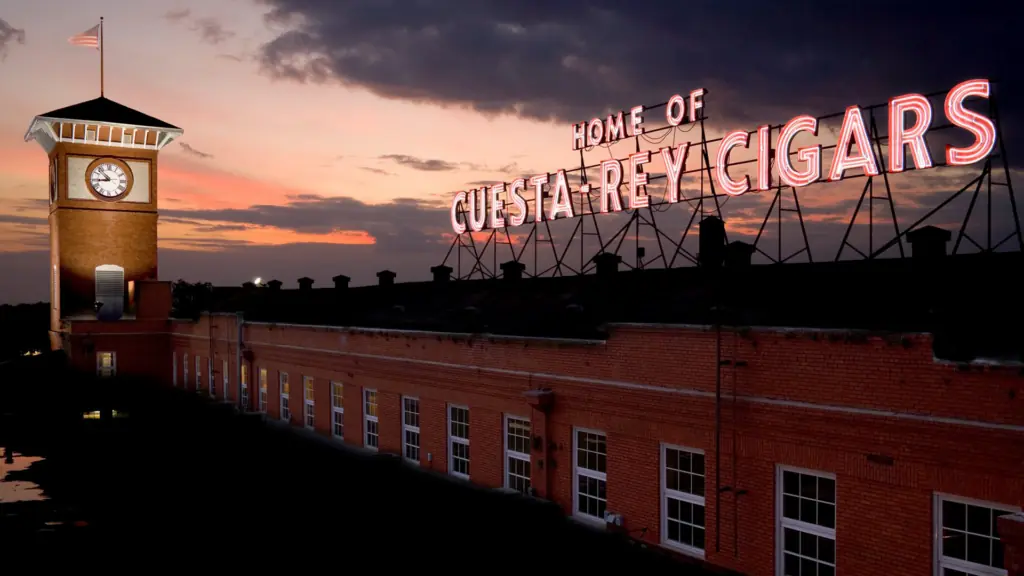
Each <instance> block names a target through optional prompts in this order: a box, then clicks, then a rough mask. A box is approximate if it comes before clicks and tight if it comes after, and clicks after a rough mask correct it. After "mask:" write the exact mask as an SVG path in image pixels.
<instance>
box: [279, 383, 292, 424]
mask: <svg viewBox="0 0 1024 576" xmlns="http://www.w3.org/2000/svg"><path fill="white" fill-rule="evenodd" d="M278 381H279V382H280V384H281V420H291V419H292V412H291V409H290V407H289V405H288V397H289V393H290V392H291V391H290V390H289V387H288V373H287V372H281V375H280V376H279V378H278Z"/></svg>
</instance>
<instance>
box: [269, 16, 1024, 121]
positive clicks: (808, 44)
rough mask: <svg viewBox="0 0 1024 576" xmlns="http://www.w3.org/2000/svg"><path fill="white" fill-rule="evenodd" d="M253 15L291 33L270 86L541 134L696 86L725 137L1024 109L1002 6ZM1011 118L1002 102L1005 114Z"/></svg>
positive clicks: (1013, 42) (1010, 25) (1010, 28)
mask: <svg viewBox="0 0 1024 576" xmlns="http://www.w3.org/2000/svg"><path fill="white" fill-rule="evenodd" d="M261 1H262V3H264V4H266V5H267V6H268V7H269V12H268V14H267V18H268V20H269V21H271V22H275V23H280V24H284V25H285V26H286V27H287V31H285V32H283V33H281V34H279V36H278V37H276V38H275V39H274V40H272V41H270V42H268V43H267V44H265V45H264V46H263V47H262V49H261V52H260V62H261V66H262V69H263V70H264V72H265V73H266V74H269V75H271V76H274V77H278V78H286V79H292V80H296V81H302V82H338V83H342V84H345V85H349V86H358V87H362V88H365V89H367V90H369V91H371V92H373V93H375V94H378V95H380V96H383V97H386V98H394V99H401V100H409V101H417V102H428V103H434V104H439V105H444V106H465V107H470V108H472V109H474V110H477V111H480V112H483V113H508V114H515V115H518V116H522V117H527V118H536V119H541V120H549V119H557V120H558V121H561V122H577V121H581V120H584V119H586V118H590V117H592V116H594V115H597V114H601V113H602V112H604V111H606V110H620V109H624V108H626V109H628V108H629V107H630V106H632V105H634V104H646V105H652V104H656V103H659V102H664V101H665V100H666V99H667V98H668V97H669V96H670V95H671V94H674V93H676V92H681V91H682V92H684V93H685V92H686V91H688V90H690V89H693V88H697V87H704V88H707V89H708V90H709V95H708V100H707V113H708V114H709V116H711V117H714V118H715V120H716V122H719V121H721V122H724V123H726V124H733V123H742V124H751V123H753V122H760V121H770V122H781V121H785V120H787V119H788V118H789V117H790V116H791V115H792V114H793V113H795V112H800V113H810V114H824V113H829V112H833V111H841V110H842V109H843V108H845V107H846V106H848V105H851V104H856V103H859V104H862V105H867V104H875V103H880V102H885V101H887V99H888V98H889V97H891V96H893V95H896V94H899V93H902V92H905V91H923V92H928V91H931V90H944V89H949V88H950V87H952V86H953V85H954V84H955V83H956V82H959V81H961V80H964V79H967V78H973V77H991V78H1000V79H1001V81H1002V82H1003V84H1002V85H1001V86H1000V90H1001V92H1002V93H1003V94H1008V95H1010V97H1011V98H1015V99H1016V100H1018V101H1019V100H1020V94H1022V93H1024V92H1022V89H1024V85H1022V83H1021V81H1020V75H1019V74H1017V73H1016V68H1017V57H1016V56H1014V55H1015V54H1019V53H1020V49H1019V46H1018V34H1017V33H1016V32H1015V28H1016V26H1017V21H1016V19H1014V18H1012V17H1010V15H1011V14H1014V13H1016V10H1015V8H1016V7H1017V5H1016V3H1014V2H1011V1H1010V0H995V1H992V2H986V3H984V6H981V5H978V6H976V8H974V9H970V10H965V9H964V8H963V4H962V3H960V2H953V1H952V0H944V1H939V2H935V1H929V2H925V1H923V0H916V1H907V2H891V1H888V0H864V1H862V2H858V3H856V4H853V3H849V2H804V1H800V0H781V1H778V2H753V1H749V0H746V1H740V0H737V1H733V2H721V1H717V2H714V1H711V0H703V1H700V0H698V1H695V2H673V1H670V0H662V1H658V2H646V3H642V4H639V5H638V4H634V3H625V2H621V1H618V0H550V1H546V2H535V3H523V2H521V1H518V0H452V1H448V2H437V1H423V2H411V3H410V2H398V1H397V0H351V1H348V2H336V1H334V0H261ZM852 23H856V25H855V26H851V25H850V24H852ZM1014 95H1016V96H1014ZM1018 110H1019V108H1018V107H1017V105H1016V104H1014V105H1013V106H1010V105H1009V103H1005V102H1004V107H1003V112H1004V113H1006V114H1011V113H1012V114H1013V115H1016V113H1017V112H1018ZM652 114H653V113H652ZM725 127H728V126H723V128H725ZM1004 128H1006V129H1007V130H1009V127H1008V126H1006V125H1005V124H1004ZM1015 130H1016V128H1015Z"/></svg>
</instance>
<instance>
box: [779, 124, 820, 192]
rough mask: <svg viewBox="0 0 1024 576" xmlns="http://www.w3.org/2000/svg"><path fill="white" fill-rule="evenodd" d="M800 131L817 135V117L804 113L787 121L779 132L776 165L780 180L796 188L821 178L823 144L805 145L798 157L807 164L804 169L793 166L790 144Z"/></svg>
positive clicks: (799, 151) (797, 152) (798, 152)
mask: <svg viewBox="0 0 1024 576" xmlns="http://www.w3.org/2000/svg"><path fill="white" fill-rule="evenodd" d="M800 131H807V132H810V133H811V134H812V135H814V136H817V135H818V120H817V118H815V117H813V116H807V115H803V116H797V117H796V118H793V119H792V120H790V121H789V122H786V125H785V126H783V127H782V132H780V133H779V143H778V144H777V145H776V147H775V165H776V166H778V168H779V180H780V181H781V182H782V184H783V185H784V186H792V187H794V188H799V187H801V186H809V185H811V184H812V183H814V182H817V181H818V179H819V178H821V144H816V145H814V146H804V147H803V148H800V149H799V150H797V151H796V157H797V159H798V160H800V161H802V162H804V163H806V164H807V167H806V168H804V169H803V170H802V171H801V170H797V169H795V168H793V164H791V163H790V161H789V145H790V143H791V142H792V141H793V138H794V137H796V133H797V132H800Z"/></svg>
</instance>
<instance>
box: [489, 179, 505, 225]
mask: <svg viewBox="0 0 1024 576" xmlns="http://www.w3.org/2000/svg"><path fill="white" fill-rule="evenodd" d="M504 191H505V184H504V182H503V183H501V184H495V185H494V186H491V228H504V227H505V217H504V215H502V213H501V211H502V210H504V209H505V201H504V200H502V199H501V198H500V195H501V193H502V192H504Z"/></svg>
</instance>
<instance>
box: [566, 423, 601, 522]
mask: <svg viewBox="0 0 1024 576" xmlns="http://www.w3.org/2000/svg"><path fill="white" fill-rule="evenodd" d="M573 440H574V442H575V444H576V446H575V452H576V459H575V461H574V462H573V470H574V474H573V476H574V478H575V482H574V483H573V487H572V496H573V515H574V516H576V517H577V518H582V519H584V520H597V521H600V522H602V523H603V522H604V513H605V511H606V510H607V509H608V496H607V494H606V493H605V491H606V488H607V485H608V445H607V441H606V437H605V435H604V433H603V432H595V431H593V430H582V429H579V428H577V429H576V430H575V438H574V439H573Z"/></svg>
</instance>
